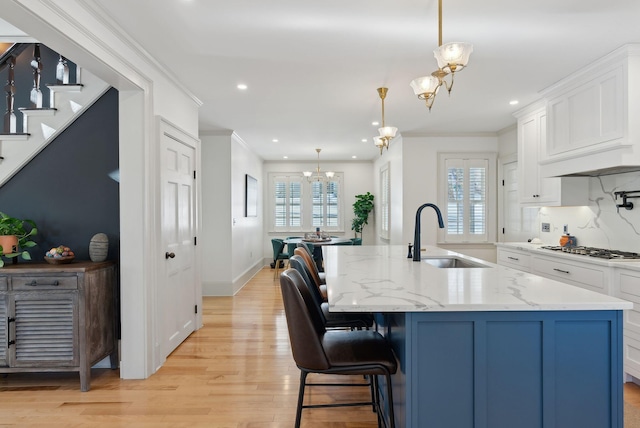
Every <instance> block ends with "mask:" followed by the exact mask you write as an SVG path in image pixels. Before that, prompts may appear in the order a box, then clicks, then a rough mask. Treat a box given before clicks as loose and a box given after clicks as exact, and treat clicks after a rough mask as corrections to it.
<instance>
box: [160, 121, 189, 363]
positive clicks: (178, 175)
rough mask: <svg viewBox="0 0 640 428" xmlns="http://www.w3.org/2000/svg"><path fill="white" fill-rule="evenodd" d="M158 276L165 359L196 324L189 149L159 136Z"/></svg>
mask: <svg viewBox="0 0 640 428" xmlns="http://www.w3.org/2000/svg"><path fill="white" fill-rule="evenodd" d="M161 140H162V141H161V142H162V151H161V153H162V163H161V164H162V186H163V190H162V205H163V208H162V223H161V224H162V242H163V247H164V248H163V253H162V257H163V259H164V261H163V263H164V266H165V270H164V278H162V279H161V281H159V282H160V284H159V285H160V286H159V296H158V300H157V301H158V321H159V323H158V324H159V328H158V343H157V345H158V348H159V350H160V352H161V353H162V354H163V355H162V357H166V356H167V355H169V354H170V353H171V352H172V351H173V350H174V349H175V348H176V347H177V346H178V345H179V344H180V343H182V341H183V340H184V339H186V338H187V337H188V336H189V334H191V333H192V332H193V331H194V330H195V326H196V305H197V302H198V299H197V296H196V283H195V282H196V281H195V279H196V276H195V263H196V258H195V242H194V238H195V236H196V235H195V233H196V230H195V218H196V217H195V185H194V183H195V179H194V171H195V148H194V147H192V146H190V145H188V144H186V143H184V142H182V141H180V140H179V139H177V138H175V137H173V136H171V135H169V134H168V133H166V132H163V133H162V137H161Z"/></svg>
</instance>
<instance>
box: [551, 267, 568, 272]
mask: <svg viewBox="0 0 640 428" xmlns="http://www.w3.org/2000/svg"><path fill="white" fill-rule="evenodd" d="M553 270H555V271H556V272H562V273H569V271H568V270H562V269H556V268H553Z"/></svg>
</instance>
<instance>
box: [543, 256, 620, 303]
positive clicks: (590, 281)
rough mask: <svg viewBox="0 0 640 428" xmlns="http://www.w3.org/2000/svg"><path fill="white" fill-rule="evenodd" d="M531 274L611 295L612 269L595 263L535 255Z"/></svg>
mask: <svg viewBox="0 0 640 428" xmlns="http://www.w3.org/2000/svg"><path fill="white" fill-rule="evenodd" d="M531 273H534V274H536V275H539V276H543V277H545V278H550V279H555V280H556V281H562V282H565V283H567V284H571V285H575V286H577V287H581V288H584V289H586V290H591V291H596V292H598V293H602V294H609V282H610V281H609V276H610V269H609V268H608V267H607V266H600V265H594V264H593V263H589V262H588V261H585V262H578V261H574V260H566V259H563V258H558V257H547V256H539V255H534V256H532V257H531Z"/></svg>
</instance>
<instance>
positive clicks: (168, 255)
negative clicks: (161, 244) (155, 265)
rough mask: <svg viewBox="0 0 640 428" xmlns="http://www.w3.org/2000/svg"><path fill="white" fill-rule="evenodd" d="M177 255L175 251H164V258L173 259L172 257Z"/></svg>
mask: <svg viewBox="0 0 640 428" xmlns="http://www.w3.org/2000/svg"><path fill="white" fill-rule="evenodd" d="M175 256H176V254H175V253H169V252H166V253H164V258H165V259H172V258H174V257H175Z"/></svg>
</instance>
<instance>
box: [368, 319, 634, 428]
mask: <svg viewBox="0 0 640 428" xmlns="http://www.w3.org/2000/svg"><path fill="white" fill-rule="evenodd" d="M378 320H379V326H380V327H381V331H383V332H384V333H385V335H386V336H387V338H388V339H389V340H390V342H391V343H392V345H393V347H394V350H395V351H396V354H397V356H398V359H399V367H400V368H399V372H398V374H397V375H395V376H394V380H393V388H394V402H395V409H396V424H397V426H402V427H406V428H412V427H413V428H415V427H438V428H448V427H451V428H467V427H468V428H514V427H518V428H534V427H535V428H573V427H580V428H622V426H623V403H622V318H621V311H529V312H431V313H429V312H419V313H406V314H405V313H388V314H385V316H381V317H378Z"/></svg>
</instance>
